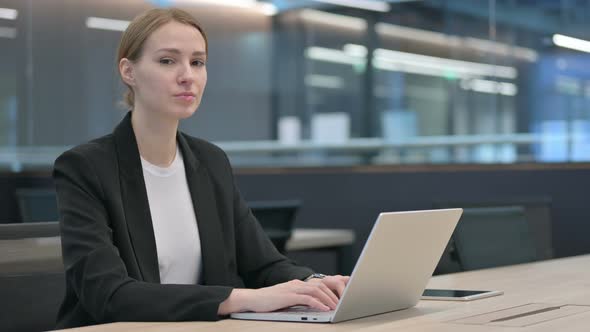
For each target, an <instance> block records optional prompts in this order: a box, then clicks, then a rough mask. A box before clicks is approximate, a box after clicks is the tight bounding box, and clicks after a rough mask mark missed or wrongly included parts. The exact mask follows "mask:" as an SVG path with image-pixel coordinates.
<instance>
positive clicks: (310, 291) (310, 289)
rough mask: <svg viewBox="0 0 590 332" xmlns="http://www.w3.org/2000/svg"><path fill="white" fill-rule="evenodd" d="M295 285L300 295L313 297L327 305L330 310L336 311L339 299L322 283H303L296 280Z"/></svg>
mask: <svg viewBox="0 0 590 332" xmlns="http://www.w3.org/2000/svg"><path fill="white" fill-rule="evenodd" d="M293 284H294V285H295V287H296V288H297V290H296V291H297V292H298V293H300V294H301V293H302V294H306V295H310V296H313V297H314V298H316V299H317V300H319V301H320V302H321V303H323V304H325V305H327V306H328V307H329V308H330V309H336V305H337V304H338V298H337V297H336V295H334V293H333V292H332V291H331V290H330V288H328V287H327V286H326V285H325V284H323V283H321V282H313V283H309V282H303V281H299V280H294V281H293Z"/></svg>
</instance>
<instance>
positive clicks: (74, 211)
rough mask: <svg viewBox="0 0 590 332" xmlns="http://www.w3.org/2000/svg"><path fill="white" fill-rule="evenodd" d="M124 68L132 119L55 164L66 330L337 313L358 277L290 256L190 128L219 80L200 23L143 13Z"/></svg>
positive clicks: (123, 52) (124, 48) (124, 47)
mask: <svg viewBox="0 0 590 332" xmlns="http://www.w3.org/2000/svg"><path fill="white" fill-rule="evenodd" d="M117 61H118V65H119V73H120V75H121V79H122V80H123V82H124V83H125V85H127V87H128V92H127V94H126V98H125V99H126V102H127V103H128V106H129V108H130V111H129V112H128V114H127V115H126V116H125V118H124V119H123V120H122V121H121V123H120V124H119V125H118V126H117V127H116V128H115V130H114V132H113V133H112V134H110V135H107V136H104V137H101V138H98V139H95V140H93V141H91V142H89V143H87V144H83V145H80V146H78V147H75V148H73V149H71V150H69V151H67V152H65V153H64V154H62V155H61V156H60V157H59V158H58V159H57V160H56V162H55V168H54V173H53V176H54V179H55V183H56V188H57V193H58V203H59V212H60V225H61V233H62V247H63V259H64V266H65V271H66V283H67V285H66V295H65V299H64V302H63V304H62V306H61V308H60V311H59V314H58V327H59V328H66V327H75V326H83V325H89V324H98V323H106V322H113V321H186V320H217V319H219V318H220V317H223V316H225V315H228V314H230V313H232V312H238V311H246V310H248V311H272V310H276V309H280V308H283V307H288V306H292V305H308V306H310V307H314V308H317V309H320V310H330V309H334V308H335V307H336V304H337V302H338V299H339V297H340V295H341V294H342V291H343V290H344V287H345V285H346V283H347V281H348V277H343V276H321V275H316V274H314V273H313V271H311V270H310V269H308V268H306V267H302V266H297V265H296V264H294V263H293V262H292V261H290V260H288V259H287V258H285V257H284V256H282V255H281V254H279V253H278V252H277V250H276V249H275V248H274V246H273V245H272V243H271V242H270V241H269V239H268V238H267V236H266V235H265V233H264V231H263V230H262V229H261V227H260V225H259V224H258V222H257V221H256V219H255V218H254V216H253V215H252V213H251V211H250V209H249V208H248V207H247V206H246V204H245V202H244V200H243V199H242V197H241V196H240V193H239V191H238V190H237V188H236V185H235V181H234V177H233V175H232V169H231V167H230V164H229V162H228V159H227V157H226V155H225V154H224V152H223V151H222V150H220V149H219V148H218V147H216V146H214V145H212V144H210V143H208V142H205V141H203V140H200V139H197V138H194V137H191V136H188V135H186V134H184V133H182V132H179V131H178V123H179V121H180V120H181V119H184V118H187V117H189V116H192V115H193V113H194V112H195V111H196V109H197V108H198V106H199V103H200V102H201V97H202V95H203V91H204V89H205V85H206V83H207V69H206V68H207V67H206V63H207V38H206V35H205V33H204V31H203V29H202V28H201V26H200V25H199V24H198V23H197V22H196V21H195V19H194V18H192V17H191V16H190V15H189V14H187V13H186V12H184V11H181V10H178V9H153V10H149V11H147V12H145V13H143V14H142V15H140V16H138V17H137V18H135V20H134V21H133V22H131V24H130V25H129V27H128V28H127V30H126V31H125V33H124V34H123V37H122V39H121V43H120V45H119V51H118V58H117Z"/></svg>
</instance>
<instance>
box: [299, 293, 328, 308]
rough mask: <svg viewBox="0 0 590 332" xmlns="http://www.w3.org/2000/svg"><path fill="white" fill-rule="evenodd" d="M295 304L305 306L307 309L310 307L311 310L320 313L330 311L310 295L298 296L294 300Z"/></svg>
mask: <svg viewBox="0 0 590 332" xmlns="http://www.w3.org/2000/svg"><path fill="white" fill-rule="evenodd" d="M295 303H296V304H302V305H306V306H308V307H311V308H314V309H317V310H321V311H330V310H331V309H332V308H330V307H329V306H327V305H325V304H323V303H322V302H321V301H319V300H318V299H317V298H315V297H313V296H310V295H304V294H298V295H297V298H296V299H295Z"/></svg>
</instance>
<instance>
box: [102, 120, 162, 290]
mask: <svg viewBox="0 0 590 332" xmlns="http://www.w3.org/2000/svg"><path fill="white" fill-rule="evenodd" d="M113 135H114V138H115V145H116V149H117V159H118V161H119V181H120V184H121V197H122V199H123V207H124V209H125V219H126V220H127V229H128V230H129V236H130V237H131V244H132V246H133V249H134V252H135V257H136V259H137V263H138V265H139V270H140V272H141V274H142V277H143V280H144V281H147V282H154V283H159V282H160V270H159V266H158V252H157V249H156V239H155V237H154V229H153V225H152V217H151V214H150V207H149V203H148V198H147V192H146V189H145V182H144V179H143V170H142V166H141V160H140V157H139V149H138V148H137V141H136V140H135V134H134V133H133V128H132V126H131V112H128V113H127V115H126V116H125V118H124V119H123V121H121V123H120V124H119V125H118V126H117V128H115V131H114V133H113Z"/></svg>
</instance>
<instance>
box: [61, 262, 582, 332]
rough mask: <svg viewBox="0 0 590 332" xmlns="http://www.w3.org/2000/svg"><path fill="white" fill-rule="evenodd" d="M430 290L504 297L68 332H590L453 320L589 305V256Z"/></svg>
mask: <svg viewBox="0 0 590 332" xmlns="http://www.w3.org/2000/svg"><path fill="white" fill-rule="evenodd" d="M428 287H430V288H445V287H446V288H463V289H497V290H503V291H504V292H505V295H502V296H497V297H492V298H487V299H482V300H477V301H472V302H466V303H461V302H446V301H420V302H419V303H418V305H417V306H416V307H414V308H411V309H407V310H401V311H397V312H392V313H387V314H383V315H377V316H372V317H367V318H362V319H355V320H351V321H347V322H342V323H338V324H313V325H310V324H309V323H307V324H306V323H283V322H260V321H239V320H232V319H227V320H223V321H219V322H187V323H114V324H105V325H96V326H89V327H84V328H79V329H71V330H68V331H80V332H92V331H106V332H119V331H121V332H123V331H125V332H127V331H138V332H139V331H142V332H160V331H166V332H185V331H186V332H189V331H191V332H192V331H256V332H258V331H261V332H264V331H272V332H274V331H308V330H310V329H312V328H313V329H314V330H315V331H326V332H329V331H371V332H378V331H407V332H413V331H420V332H434V331H436V332H440V331H453V332H467V331H469V332H471V331H475V332H478V331H482V332H488V331H518V332H530V331H539V332H543V331H547V332H555V331H580V332H581V331H584V332H586V331H588V330H590V308H588V309H589V310H588V311H585V312H582V313H578V314H573V315H570V316H567V317H562V318H558V319H554V320H550V321H546V322H543V323H539V324H535V325H529V326H527V327H502V326H485V325H467V324H458V323H455V322H453V321H455V320H457V319H460V318H463V317H466V316H474V315H478V314H482V313H487V312H491V311H496V310H501V309H505V308H509V307H515V306H520V305H524V304H528V303H549V304H553V305H565V304H574V305H580V306H590V255H585V256H578V257H571V258H564V259H557V260H551V261H545V262H538V263H531V264H523V265H518V266H511V267H504V268H495V269H489V270H480V271H471V272H463V273H457V274H452V275H443V276H437V277H434V278H432V280H431V281H430V283H429V284H428Z"/></svg>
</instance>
